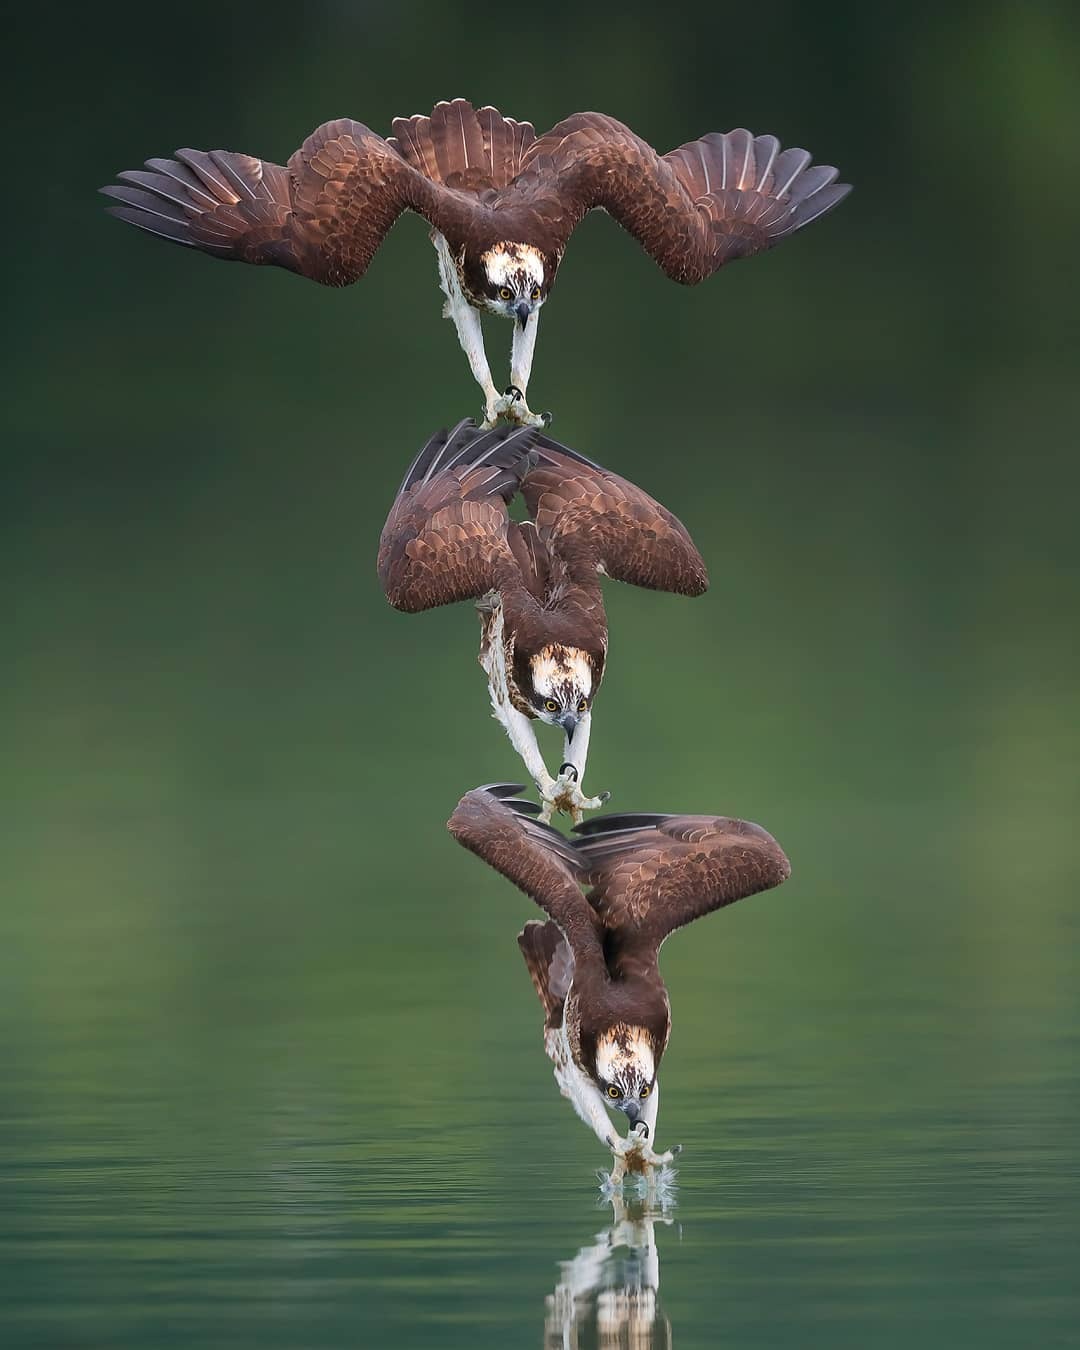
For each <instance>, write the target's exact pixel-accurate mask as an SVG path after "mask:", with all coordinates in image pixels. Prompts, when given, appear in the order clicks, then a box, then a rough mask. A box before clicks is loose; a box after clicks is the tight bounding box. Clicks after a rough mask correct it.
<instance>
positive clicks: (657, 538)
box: [521, 436, 709, 595]
mask: <svg viewBox="0 0 1080 1350" xmlns="http://www.w3.org/2000/svg"><path fill="white" fill-rule="evenodd" d="M536 456H537V460H536V464H535V466H534V467H532V468H531V469H530V470H529V472H528V474H527V475H526V476H525V478H524V480H523V481H522V484H521V493H522V496H523V497H524V498H525V503H526V505H527V506H528V508H529V514H530V515H531V516H532V517H533V519H534V520H535V522H536V528H537V532H538V534H539V536H540V538H541V539H543V540H546V541H548V542H549V544H550V545H551V547H552V548H553V549H554V550H555V551H556V552H560V551H563V552H572V553H574V554H575V555H576V556H578V557H583V556H584V557H588V558H589V559H590V561H591V564H592V566H594V567H598V568H601V569H602V570H603V572H604V574H605V575H606V576H609V577H611V578H612V579H613V580H615V581H625V582H629V583H630V585H632V586H644V587H646V588H648V589H650V590H658V591H674V592H675V593H676V594H678V595H702V594H704V592H705V591H706V590H707V589H708V585H709V573H708V570H707V568H706V566H705V561H704V559H703V558H702V556H701V554H700V553H699V552H698V551H697V549H696V548H695V547H694V543H693V540H692V539H691V538H690V535H689V533H688V532H687V529H686V526H685V525H683V523H682V521H681V520H679V519H678V518H677V517H676V516H674V515H672V513H671V512H670V511H669V510H668V509H667V508H666V507H664V506H661V505H660V503H659V502H658V501H656V500H655V499H654V498H652V497H650V496H649V494H648V493H647V492H644V491H643V490H642V489H641V488H639V487H636V486H635V485H634V484H633V483H630V482H628V481H627V480H626V479H625V478H620V477H619V475H618V474H615V473H611V472H610V471H609V470H608V469H604V468H601V467H600V465H599V464H593V463H592V462H591V461H590V460H587V459H585V458H584V456H582V455H579V454H577V453H576V452H575V451H573V450H570V449H568V448H567V447H566V446H565V445H560V444H559V443H558V442H557V441H553V440H551V439H550V437H547V436H541V437H539V438H538V440H537V442H536Z"/></svg>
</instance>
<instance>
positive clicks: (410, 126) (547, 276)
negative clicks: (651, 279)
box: [102, 98, 851, 425]
mask: <svg viewBox="0 0 1080 1350" xmlns="http://www.w3.org/2000/svg"><path fill="white" fill-rule="evenodd" d="M393 128H394V134H393V136H391V137H389V138H388V139H386V140H384V139H383V137H381V136H379V135H377V134H376V133H375V132H374V131H372V130H371V129H370V128H369V127H366V126H364V125H363V123H362V122H354V121H352V120H351V119H349V118H342V119H339V120H338V121H334V122H327V123H325V124H324V125H323V126H321V127H318V128H317V129H316V130H315V131H313V132H312V133H311V135H310V136H309V137H308V138H307V140H306V141H305V142H304V143H303V145H302V146H301V147H300V149H299V150H297V151H296V153H295V154H293V155H292V156H291V158H290V159H289V163H288V167H287V168H286V167H284V166H282V165H280V164H274V163H272V162H271V161H270V160H265V159H255V158H253V157H252V156H251V155H243V154H236V153H233V152H232V151H228V150H211V151H204V150H190V149H188V150H177V151H176V158H175V159H149V160H147V161H146V168H145V169H135V170H129V171H126V172H124V173H121V174H119V175H118V177H119V178H120V179H121V182H120V183H118V184H114V185H112V186H109V187H105V188H102V191H103V192H104V193H105V194H106V195H107V196H110V197H113V198H115V199H116V200H117V201H118V202H119V203H120V205H119V206H114V207H110V210H111V211H112V213H113V215H116V216H119V217H120V219H121V220H126V221H128V222H129V223H130V224H132V225H137V226H138V227H139V228H140V229H143V230H147V231H149V233H151V234H157V235H160V236H161V237H162V238H164V239H171V240H172V241H173V242H174V243H178V244H185V245H187V246H188V247H190V248H198V249H202V250H203V252H205V253H210V254H212V255H213V256H214V257H217V258H225V259H234V260H236V259H238V260H240V261H242V262H250V263H271V264H273V265H274V266H276V267H284V268H287V269H288V270H289V271H290V272H298V273H299V274H300V275H301V276H305V277H310V278H311V279H312V280H313V281H319V282H322V283H323V285H326V286H347V285H349V284H350V283H351V282H354V281H357V280H359V278H360V277H362V276H363V275H364V272H365V271H366V270H367V267H368V264H369V263H370V262H371V259H372V257H373V256H374V255H375V251H376V250H377V249H378V247H379V245H380V244H381V243H382V241H383V238H384V237H385V235H386V233H387V231H388V230H389V229H390V227H391V226H392V225H393V223H394V221H395V220H397V218H398V216H399V215H401V213H402V212H403V211H415V212H417V213H418V214H419V215H421V216H423V217H424V219H425V220H427V221H428V223H429V224H430V225H431V238H432V242H433V243H434V245H435V249H436V252H437V253H438V262H439V281H440V285H441V287H442V290H443V292H444V294H445V295H446V303H445V305H444V308H443V313H444V315H445V316H446V317H448V318H450V319H452V320H453V321H454V325H455V327H456V329H457V334H458V339H459V341H460V343H461V345H462V347H463V348H464V351H465V355H466V356H467V357H468V361H469V366H470V368H471V370H472V373H473V376H474V378H475V379H476V381H477V383H478V384H479V385H480V387H481V389H482V390H483V391H484V413H485V417H486V419H487V423H488V424H489V425H490V424H493V423H494V421H495V420H496V419H497V418H499V417H505V418H507V419H508V420H511V421H516V422H519V423H522V424H525V425H535V424H538V423H541V422H543V421H545V420H550V418H544V417H537V416H536V415H535V414H533V413H531V412H530V411H529V408H528V405H527V403H526V399H525V395H526V391H527V389H528V384H529V375H530V372H531V370H532V360H533V348H534V346H535V343H536V330H537V324H538V322H539V317H540V309H541V307H542V306H543V304H544V302H545V301H546V300H547V298H548V296H549V295H550V293H551V288H552V286H553V285H554V284H555V277H556V275H557V273H558V270H559V264H560V263H561V261H562V257H563V253H564V252H565V250H566V245H567V243H568V242H569V239H570V236H571V234H572V233H573V232H574V230H575V228H576V227H577V225H578V224H579V223H580V221H581V220H582V218H583V217H584V216H585V214H586V213H587V212H589V211H592V210H597V209H600V210H605V211H607V212H608V213H609V214H610V215H612V216H614V218H615V220H616V221H618V223H619V224H620V225H621V226H622V227H623V228H624V229H626V230H628V231H629V232H630V233H631V234H632V235H633V236H634V238H635V239H636V240H637V241H638V243H639V244H641V246H642V248H644V249H645V251H646V253H648V254H649V256H650V257H651V258H652V259H653V260H654V261H655V262H656V263H658V264H659V265H660V267H661V268H662V269H663V270H664V272H665V273H666V274H667V275H668V276H669V277H671V279H672V280H673V281H679V282H682V283H683V284H685V285H695V284H696V283H697V282H699V281H703V280H704V279H705V278H706V277H708V276H711V275H712V274H713V272H715V271H716V270H717V268H719V267H721V266H723V264H724V263H726V262H731V261H733V260H734V259H736V258H747V257H749V256H750V255H751V254H753V253H760V252H761V251H762V250H763V249H766V248H771V247H772V246H773V245H774V244H776V243H778V242H779V241H780V240H781V239H784V238H786V237H787V235H789V234H794V232H795V231H796V230H799V229H802V227H803V226H804V225H809V224H810V222H811V221H812V220H816V219H817V218H818V216H821V215H824V214H825V212H826V211H829V210H831V209H832V208H833V207H834V206H836V205H837V203H838V202H839V201H841V200H842V199H843V198H844V197H845V196H846V195H847V194H848V192H849V191H850V190H851V189H850V188H849V187H848V186H847V185H846V184H843V183H836V182H835V181H834V180H835V178H836V176H837V170H836V169H834V168H832V167H830V166H828V165H818V166H817V167H815V168H811V167H810V155H809V154H808V152H807V151H805V150H800V149H789V150H783V151H782V150H781V149H780V143H779V141H778V140H777V139H776V137H775V136H753V135H751V134H750V132H749V131H745V130H743V129H741V128H740V129H738V130H736V131H730V132H728V133H727V134H726V135H721V134H720V133H718V132H711V133H710V134H709V135H707V136H703V137H701V139H700V140H696V141H690V142H688V143H687V144H686V145H681V146H679V148H678V149H677V150H671V151H669V152H668V153H667V154H666V155H658V154H657V153H656V151H655V150H654V149H653V148H652V147H651V146H650V145H648V144H646V142H645V141H643V140H642V139H641V138H640V136H636V135H635V134H634V133H633V132H632V131H631V130H630V128H629V127H626V126H624V125H623V124H622V123H621V122H617V121H616V120H615V118H613V117H607V116H605V115H604V114H603V113H594V112H586V113H575V114H574V115H573V116H572V117H568V118H566V119H565V120H564V121H562V122H560V123H559V124H558V126H555V127H553V128H552V129H551V130H550V131H549V132H547V133H546V134H545V135H543V136H539V137H538V136H537V135H536V132H535V130H534V129H533V127H532V125H531V124H530V123H528V122H516V121H514V119H513V118H511V117H503V115H502V114H501V113H500V112H498V111H497V110H496V109H495V108H490V107H487V108H481V109H480V110H479V111H476V110H475V109H474V108H473V107H472V105H471V104H470V103H467V102H466V101H465V100H464V99H460V98H459V99H455V100H454V101H453V102H452V103H445V102H443V103H438V104H436V105H435V107H434V108H433V109H432V112H431V116H430V117H422V116H414V117H399V118H396V119H395V120H394V122H393ZM482 313H488V314H497V315H500V316H502V317H503V318H506V319H510V320H511V322H512V323H513V324H514V337H513V344H512V351H511V359H510V385H509V387H508V388H507V389H506V391H505V393H504V394H503V395H501V396H500V394H499V393H498V391H497V389H496V388H495V385H494V382H493V380H492V377H491V370H490V368H489V366H488V361H487V355H486V353H485V351H484V339H483V333H482V331H481V327H480V315H481V314H482Z"/></svg>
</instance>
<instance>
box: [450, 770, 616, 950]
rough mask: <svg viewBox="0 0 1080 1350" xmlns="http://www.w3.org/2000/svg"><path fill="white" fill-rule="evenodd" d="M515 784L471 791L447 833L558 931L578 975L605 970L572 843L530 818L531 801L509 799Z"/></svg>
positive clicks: (531, 810)
mask: <svg viewBox="0 0 1080 1350" xmlns="http://www.w3.org/2000/svg"><path fill="white" fill-rule="evenodd" d="M520 791H522V788H521V785H520V784H512V783H501V784H492V785H491V786H489V787H482V788H474V789H473V791H472V792H467V793H466V794H465V796H464V797H462V799H461V801H460V802H458V804H457V808H456V810H455V811H454V814H453V815H452V816H451V817H450V819H449V821H448V822H447V829H448V830H449V831H450V833H451V834H452V835H453V836H454V838H455V839H456V840H457V841H458V843H459V844H461V845H463V846H464V847H465V848H467V849H469V850H470V851H471V852H472V853H475V854H476V855H477V857H478V858H482V859H483V860H484V862H486V863H487V864H488V866H489V867H493V868H494V869H495V871H496V872H499V873H501V874H502V875H503V876H504V877H506V879H507V880H508V881H512V882H513V883H514V885H515V886H517V887H518V889H519V890H522V891H524V892H525V894H526V895H527V896H529V898H530V899H531V900H534V901H535V902H536V903H537V904H538V905H539V906H540V908H541V909H542V910H544V911H545V913H546V914H547V916H548V918H550V919H552V920H554V922H555V923H557V924H558V926H559V928H560V929H561V930H562V934H563V936H564V937H565V938H566V941H567V942H568V943H569V945H570V950H571V952H572V953H573V957H574V966H575V969H576V970H577V971H579V972H587V973H589V972H595V973H597V974H601V973H603V972H604V971H605V969H606V968H605V967H604V954H603V949H602V948H601V945H600V935H599V932H598V928H597V923H596V916H595V915H594V913H593V912H592V910H591V909H590V907H589V904H588V902H587V901H586V899H585V897H584V895H582V893H581V887H580V884H579V876H580V875H581V867H580V864H579V862H578V859H577V850H576V849H575V847H574V845H573V844H571V843H570V842H569V841H568V840H567V839H565V838H564V837H563V836H562V835H561V834H560V833H559V832H558V830H555V829H552V827H551V826H550V825H541V824H540V823H539V822H538V821H535V820H533V819H531V813H532V812H535V811H537V810H539V808H538V807H536V806H534V805H533V804H532V803H531V802H517V801H514V800H512V799H513V798H514V796H515V794H516V793H518V792H520Z"/></svg>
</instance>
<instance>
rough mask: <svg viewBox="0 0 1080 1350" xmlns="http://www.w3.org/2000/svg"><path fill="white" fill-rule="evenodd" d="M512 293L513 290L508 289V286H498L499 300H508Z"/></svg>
mask: <svg viewBox="0 0 1080 1350" xmlns="http://www.w3.org/2000/svg"><path fill="white" fill-rule="evenodd" d="M513 293H514V292H513V291H512V290H511V289H510V287H509V286H500V287H499V299H500V300H509V299H510V297H511V296H512V295H513Z"/></svg>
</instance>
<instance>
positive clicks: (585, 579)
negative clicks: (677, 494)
mask: <svg viewBox="0 0 1080 1350" xmlns="http://www.w3.org/2000/svg"><path fill="white" fill-rule="evenodd" d="M519 492H520V493H521V495H522V497H523V498H524V501H525V505H526V508H527V509H528V512H529V516H530V519H529V520H526V521H522V522H520V523H519V522H517V521H514V520H511V518H510V514H509V511H508V509H507V508H508V506H509V503H510V502H511V500H512V499H513V497H514V496H515V494H516V493H519ZM378 570H379V578H380V580H381V582H382V585H383V589H384V591H385V592H386V597H387V599H388V600H389V601H390V603H391V604H392V605H393V606H394V607H395V608H396V609H402V610H408V611H416V610H423V609H433V608H435V607H436V606H438V605H448V604H452V603H453V602H454V601H457V600H475V601H476V603H477V607H478V609H479V610H480V612H481V619H482V637H481V645H480V664H481V665H482V666H483V668H484V670H485V671H486V672H487V677H488V689H489V692H490V696H491V706H492V710H493V713H494V716H495V717H496V718H497V719H498V720H499V722H500V723H501V724H502V726H503V727H504V728H505V730H506V733H507V735H508V736H509V737H510V740H511V742H512V743H513V745H514V748H515V749H516V750H517V752H518V754H519V755H521V757H522V759H523V760H524V762H525V767H526V768H527V769H528V771H529V773H530V774H531V775H532V778H533V780H534V782H535V783H536V786H537V789H538V790H539V792H540V794H541V797H542V798H543V801H544V807H543V810H544V816H545V819H547V818H548V817H549V816H550V814H551V812H552V810H559V811H565V812H567V813H568V814H570V815H572V816H573V818H574V819H575V820H580V819H581V812H582V811H583V810H593V809H595V808H596V807H598V806H600V805H601V804H602V801H603V798H601V797H587V796H585V794H584V793H583V791H582V787H581V784H582V781H583V779H584V777H585V762H586V757H587V755H588V751H589V735H590V730H591V724H592V707H593V701H594V700H595V698H596V693H597V690H598V689H599V687H600V681H601V680H602V679H603V676H604V666H605V663H606V658H607V618H606V615H605V613H604V601H603V595H602V593H601V590H600V576H601V574H602V575H605V576H608V577H612V578H614V579H615V580H617V581H628V582H630V583H632V584H633V585H636V586H646V587H649V588H651V589H653V590H661V591H675V592H677V593H679V594H682V595H700V594H701V593H702V592H703V591H704V590H705V588H706V586H707V585H708V574H707V572H706V570H705V564H704V562H703V561H702V559H701V555H700V554H699V553H698V551H697V549H696V548H695V547H694V545H693V542H692V540H691V539H690V536H689V534H687V532H686V529H685V528H684V526H683V525H682V524H681V523H680V521H678V520H677V519H676V518H675V517H674V516H673V515H672V514H671V512H670V511H667V510H665V508H664V507H662V506H661V505H660V503H659V502H656V501H654V500H653V499H652V497H650V496H649V495H648V494H647V493H645V492H642V490H641V489H640V488H638V487H635V486H634V485H633V483H629V482H627V481H626V479H625V478H620V477H619V476H618V475H617V474H613V473H609V472H608V471H607V470H606V469H602V468H601V467H600V466H599V465H598V464H594V463H593V462H592V461H591V460H588V459H585V457H584V456H583V455H579V454H577V453H576V452H575V451H573V450H570V449H568V448H567V447H566V446H564V445H559V444H558V443H557V442H555V441H552V440H550V439H549V438H548V437H546V436H543V435H541V434H540V433H539V432H537V431H536V430H534V429H532V428H527V427H516V428H514V427H499V428H496V429H495V430H492V431H482V430H480V429H478V428H477V427H476V426H474V425H473V424H472V423H471V422H462V423H459V424H458V426H456V427H455V428H454V429H453V431H451V432H449V433H447V432H445V431H443V432H440V433H439V434H438V435H436V436H434V437H432V439H431V440H430V441H429V442H428V443H427V445H425V446H424V448H423V450H421V451H420V454H419V455H418V456H417V457H416V459H415V460H414V461H413V463H412V464H411V465H410V467H409V471H408V473H406V475H405V478H404V480H403V481H402V484H401V487H400V488H399V490H398V494H397V497H396V498H395V500H394V504H393V506H392V507H391V508H390V514H389V516H388V517H387V520H386V524H385V525H384V526H383V532H382V537H381V539H380V540H379V558H378ZM535 721H541V722H547V723H550V724H551V725H553V726H558V727H561V728H562V731H563V733H564V737H565V741H564V749H563V763H562V765H561V767H560V769H559V773H558V775H557V776H555V777H553V776H552V775H551V774H550V773H549V772H548V770H547V766H546V765H545V763H544V758H543V756H542V755H541V753H540V748H539V746H538V745H537V742H536V735H535V733H534V731H533V723H534V722H535Z"/></svg>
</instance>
